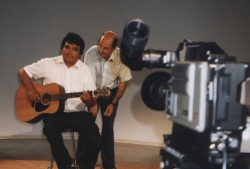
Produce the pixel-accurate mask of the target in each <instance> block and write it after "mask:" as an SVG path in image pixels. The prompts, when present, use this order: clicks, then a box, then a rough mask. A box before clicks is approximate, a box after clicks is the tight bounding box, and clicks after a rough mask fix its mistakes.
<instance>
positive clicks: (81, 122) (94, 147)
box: [74, 112, 101, 169]
mask: <svg viewBox="0 0 250 169" xmlns="http://www.w3.org/2000/svg"><path fill="white" fill-rule="evenodd" d="M74 119H75V121H74V129H75V130H76V131H77V132H78V134H79V138H78V147H77V162H78V165H79V166H81V167H83V169H85V168H86V169H94V166H95V164H96V162H97V159H98V154H99V152H100V149H101V136H100V133H99V128H98V126H97V125H96V123H95V119H94V117H93V116H92V114H90V113H88V112H80V113H77V118H74Z"/></svg>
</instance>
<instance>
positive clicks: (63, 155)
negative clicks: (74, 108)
mask: <svg viewBox="0 0 250 169" xmlns="http://www.w3.org/2000/svg"><path fill="white" fill-rule="evenodd" d="M43 121H44V128H43V133H44V135H46V136H47V139H48V142H49V144H50V147H51V151H52V155H53V157H54V158H55V160H56V163H57V166H58V169H66V168H68V166H69V165H70V164H71V163H72V158H71V157H70V155H69V153H68V151H67V149H66V147H65V145H64V142H63V137H62V132H63V131H64V130H65V129H67V128H72V129H73V130H74V131H76V132H78V135H79V139H78V150H77V152H78V155H77V162H78V164H79V165H81V166H84V168H87V169H94V165H95V164H96V162H97V158H98V153H99V151H100V147H101V137H100V133H99V129H98V126H97V125H96V123H95V121H94V118H93V116H92V114H90V113H88V112H71V113H56V114H53V115H48V116H45V117H44V120H43Z"/></svg>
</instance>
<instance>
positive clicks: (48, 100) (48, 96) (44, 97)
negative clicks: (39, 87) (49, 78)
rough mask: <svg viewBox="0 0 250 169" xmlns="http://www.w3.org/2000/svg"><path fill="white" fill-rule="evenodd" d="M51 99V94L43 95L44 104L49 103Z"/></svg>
mask: <svg viewBox="0 0 250 169" xmlns="http://www.w3.org/2000/svg"><path fill="white" fill-rule="evenodd" d="M50 100H51V96H50V94H48V93H46V94H44V95H43V97H42V103H43V104H45V105H48V104H49V103H50Z"/></svg>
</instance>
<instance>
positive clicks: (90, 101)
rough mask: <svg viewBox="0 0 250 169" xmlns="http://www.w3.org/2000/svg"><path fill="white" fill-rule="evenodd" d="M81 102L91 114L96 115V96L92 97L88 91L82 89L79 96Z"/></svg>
mask: <svg viewBox="0 0 250 169" xmlns="http://www.w3.org/2000/svg"><path fill="white" fill-rule="evenodd" d="M80 99H81V100H82V102H83V103H84V104H85V105H86V106H87V108H88V110H89V111H90V112H91V113H92V114H93V116H96V115H97V111H96V108H94V107H95V106H96V98H94V97H92V95H91V93H90V92H89V91H84V92H83V93H82V95H81V96H80Z"/></svg>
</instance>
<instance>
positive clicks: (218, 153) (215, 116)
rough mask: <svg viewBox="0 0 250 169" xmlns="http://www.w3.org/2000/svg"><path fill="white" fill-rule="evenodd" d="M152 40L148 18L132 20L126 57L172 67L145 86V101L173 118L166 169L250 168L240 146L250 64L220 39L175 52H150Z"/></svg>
mask: <svg viewBox="0 0 250 169" xmlns="http://www.w3.org/2000/svg"><path fill="white" fill-rule="evenodd" d="M148 38H149V28H148V26H147V25H146V24H145V23H144V22H143V21H142V20H140V19H135V20H131V21H129V22H128V23H127V24H126V25H125V28H124V32H123V38H122V41H121V46H120V48H121V59H122V61H123V63H124V64H126V65H127V66H128V67H130V68H131V69H132V70H139V71H140V70H142V68H144V67H146V68H163V69H166V70H167V69H168V70H169V69H170V72H171V73H170V74H168V73H167V71H166V72H164V71H163V72H160V73H158V74H157V73H154V74H153V75H152V76H150V77H148V78H146V80H145V81H144V83H143V85H142V99H143V101H144V103H145V104H146V105H147V106H148V107H149V108H152V109H154V110H162V111H163V110H164V111H165V112H166V114H167V116H168V118H169V119H170V120H171V121H173V129H172V134H171V135H164V143H165V144H166V147H165V148H163V149H161V152H160V157H161V168H162V169H220V168H223V169H226V168H230V169H239V168H241V169H247V168H248V167H249V166H250V165H249V164H248V161H247V159H248V158H249V157H248V156H249V155H248V154H245V153H241V152H240V146H241V141H242V132H243V130H244V129H245V127H246V120H247V116H248V111H249V110H248V108H249V105H250V98H249V97H250V96H249V94H247V93H249V90H250V83H249V79H248V77H249V75H250V65H249V64H248V63H238V62H236V59H235V57H231V56H228V55H227V54H226V53H225V52H224V50H223V49H221V48H220V47H219V46H218V45H217V44H216V43H215V42H191V41H187V40H184V41H183V42H181V43H180V44H179V45H178V47H177V50H175V51H163V50H144V46H145V45H146V43H147V40H148ZM149 89H150V90H149ZM150 92H151V93H150ZM145 93H148V94H145Z"/></svg>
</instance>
